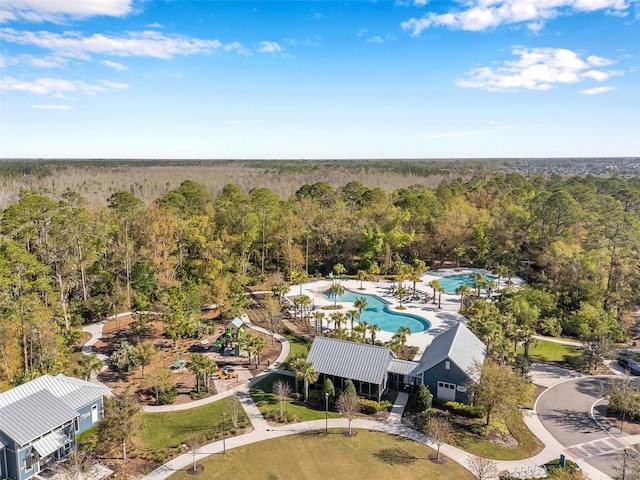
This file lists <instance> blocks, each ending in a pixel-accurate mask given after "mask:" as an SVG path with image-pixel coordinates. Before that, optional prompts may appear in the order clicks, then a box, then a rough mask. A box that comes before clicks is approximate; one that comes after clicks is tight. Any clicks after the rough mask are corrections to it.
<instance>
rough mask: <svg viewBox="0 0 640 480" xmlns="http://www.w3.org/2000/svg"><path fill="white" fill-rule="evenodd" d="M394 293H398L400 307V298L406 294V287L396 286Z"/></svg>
mask: <svg viewBox="0 0 640 480" xmlns="http://www.w3.org/2000/svg"><path fill="white" fill-rule="evenodd" d="M396 294H397V295H398V297H399V298H400V307H402V299H403V298H404V296H405V295H406V294H407V289H406V288H404V287H398V288H397V289H396Z"/></svg>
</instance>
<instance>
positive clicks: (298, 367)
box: [289, 355, 307, 393]
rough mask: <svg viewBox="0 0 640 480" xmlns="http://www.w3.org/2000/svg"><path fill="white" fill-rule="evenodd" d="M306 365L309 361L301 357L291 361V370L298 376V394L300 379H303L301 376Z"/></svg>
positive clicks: (297, 356)
mask: <svg viewBox="0 0 640 480" xmlns="http://www.w3.org/2000/svg"><path fill="white" fill-rule="evenodd" d="M305 363H307V361H306V359H305V358H304V357H303V356H301V355H296V356H295V357H293V358H292V359H291V360H289V370H291V371H292V372H293V373H295V375H296V393H297V392H298V379H300V378H301V376H300V375H301V372H302V369H303V368H304V364H305Z"/></svg>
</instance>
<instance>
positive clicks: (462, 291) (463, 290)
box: [456, 283, 471, 311]
mask: <svg viewBox="0 0 640 480" xmlns="http://www.w3.org/2000/svg"><path fill="white" fill-rule="evenodd" d="M456 293H457V294H458V295H460V311H462V309H463V308H464V299H465V297H467V296H468V295H469V294H470V293H471V288H470V287H469V285H467V284H466V283H463V284H460V285H459V286H458V288H456Z"/></svg>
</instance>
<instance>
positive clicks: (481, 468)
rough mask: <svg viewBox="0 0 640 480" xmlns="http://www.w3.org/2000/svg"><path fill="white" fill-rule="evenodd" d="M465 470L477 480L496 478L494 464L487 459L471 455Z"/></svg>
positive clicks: (496, 470) (496, 473)
mask: <svg viewBox="0 0 640 480" xmlns="http://www.w3.org/2000/svg"><path fill="white" fill-rule="evenodd" d="M467 468H468V469H469V471H470V472H471V473H472V474H473V475H475V477H476V478H477V479H478V480H489V479H490V478H495V477H497V476H498V467H496V462H494V461H493V460H491V459H489V458H484V457H478V456H476V455H471V456H470V457H469V458H468V459H467Z"/></svg>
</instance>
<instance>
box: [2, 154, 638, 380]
mask: <svg viewBox="0 0 640 480" xmlns="http://www.w3.org/2000/svg"><path fill="white" fill-rule="evenodd" d="M294 167H295V168H294ZM73 168H81V167H80V166H76V167H73ZM87 168H92V167H87ZM141 168H142V167H141ZM144 168H148V169H149V170H147V171H148V172H149V173H151V172H152V170H153V167H151V166H147V167H144ZM176 168H178V167H176ZM194 168H195V167H194ZM261 168H263V167H261ZM278 168H285V166H284V165H280V166H279V167H278ZM286 168H289V167H286ZM291 168H294V169H297V168H298V166H295V165H294V166H293V167H291ZM360 168H364V166H363V165H361V166H360ZM185 171H186V172H187V174H189V169H185ZM256 171H259V170H256ZM38 172H39V173H38ZM294 173H295V175H293V174H292V175H291V176H287V175H284V174H282V170H280V171H279V173H278V174H277V175H276V173H273V172H272V174H273V175H274V176H273V177H270V178H276V177H277V176H278V175H279V176H280V177H281V178H280V180H279V182H280V183H279V185H284V184H285V183H286V182H287V181H288V182H289V183H286V184H287V185H288V187H287V188H289V189H290V190H291V192H292V193H290V194H287V195H286V196H285V195H282V194H281V193H279V191H280V190H278V189H277V188H274V189H272V188H266V187H264V186H262V187H251V188H248V187H247V184H246V183H243V182H234V181H233V175H229V176H228V177H224V178H225V179H227V178H228V179H230V180H231V181H229V182H228V183H227V184H226V185H225V186H223V187H222V188H221V189H220V191H219V193H215V194H213V193H211V191H212V189H211V188H210V187H208V186H206V185H205V184H204V183H202V182H201V180H202V178H201V177H199V176H198V174H197V173H196V174H194V173H193V172H191V174H192V177H191V179H186V180H182V181H181V183H180V184H179V185H176V186H175V187H168V182H167V183H161V182H155V183H154V185H153V186H149V187H148V188H145V189H144V190H138V189H136V188H129V189H127V188H122V189H119V190H116V191H110V192H109V195H106V196H104V197H103V198H102V199H99V198H96V194H95V192H94V191H93V190H86V191H83V189H82V188H75V189H74V188H68V187H67V188H65V189H64V190H62V191H61V188H60V184H61V183H63V182H64V179H63V175H60V174H59V172H58V173H56V175H53V176H51V174H50V173H46V174H43V173H42V170H38V168H35V169H34V170H33V171H31V170H30V171H29V172H26V171H23V172H22V173H16V171H15V170H14V171H13V173H11V174H7V173H6V172H5V174H4V176H3V178H4V182H5V187H6V186H7V185H14V186H15V185H18V183H12V182H18V181H17V180H16V178H19V177H21V176H22V177H23V178H22V180H21V182H22V183H20V185H21V186H22V187H24V188H21V189H20V190H19V193H17V194H15V195H13V194H9V193H7V192H8V191H7V190H6V188H5V195H4V198H3V201H4V205H5V208H4V209H3V210H2V211H1V219H0V234H1V237H0V272H1V273H0V391H1V390H5V389H7V388H10V387H11V386H13V385H18V384H21V383H23V382H25V381H28V380H30V379H31V378H34V377H36V376H38V375H41V374H44V373H52V374H55V373H58V372H68V371H69V368H70V365H69V358H70V352H71V351H72V349H73V347H74V346H76V345H77V344H78V343H79V342H80V341H81V328H82V325H83V324H85V323H87V322H93V321H96V320H99V319H102V318H104V317H106V316H111V315H114V314H116V313H120V312H126V311H140V312H148V311H154V312H160V313H161V314H162V316H163V321H164V322H165V324H166V334H167V335H168V336H170V337H185V336H191V335H195V334H196V332H197V331H198V328H199V323H198V322H200V307H201V306H202V305H206V304H216V305H218V307H219V309H220V311H221V315H222V316H223V318H230V317H232V316H234V315H236V314H238V313H240V312H241V311H243V309H245V308H246V306H247V299H246V296H245V291H246V287H248V286H251V285H265V286H266V288H271V287H272V285H273V284H274V283H276V282H278V281H282V280H284V281H287V282H289V283H294V284H297V283H302V282H304V281H306V280H307V279H308V278H311V277H314V276H324V275H327V274H328V273H329V272H331V271H332V270H333V268H334V266H335V265H336V264H341V265H343V266H344V268H345V273H346V274H347V275H352V276H358V278H365V277H367V278H371V277H372V276H386V277H390V278H400V279H410V278H411V277H412V275H415V274H416V273H420V271H422V272H424V271H425V269H427V268H437V267H439V266H442V265H453V266H455V265H473V266H479V267H485V268H488V269H491V270H494V271H500V272H502V274H504V275H518V276H521V277H523V278H525V279H526V280H527V282H528V283H529V285H530V286H529V287H528V289H527V293H526V299H525V300H526V302H525V303H526V304H517V305H516V304H515V300H514V301H513V302H512V304H511V306H510V307H509V309H508V308H506V307H505V308H498V307H496V308H495V309H493V310H492V308H493V307H492V306H488V307H486V306H482V307H480V306H475V305H474V307H475V308H470V309H469V312H468V316H469V317H470V319H471V323H470V325H473V322H474V321H475V322H476V325H477V326H478V325H484V327H482V328H484V329H485V330H487V329H490V326H491V325H494V327H495V328H493V330H492V333H491V332H484V333H482V332H481V333H482V335H483V337H482V338H483V339H485V341H487V338H490V335H494V337H495V336H496V335H498V336H499V335H502V336H506V335H507V334H508V332H506V333H505V325H507V326H508V325H510V324H511V323H513V324H514V325H518V322H520V320H518V318H525V317H526V318H530V319H531V318H533V319H534V320H533V321H532V322H530V324H528V325H527V327H526V328H527V331H528V332H530V333H533V332H541V333H545V334H552V335H560V334H562V335H566V336H574V337H578V338H580V339H582V340H583V341H593V342H595V343H596V344H597V343H598V342H600V341H601V340H602V339H604V338H607V339H609V340H611V341H624V340H625V339H628V338H629V331H630V330H629V329H630V327H631V321H630V319H631V316H630V313H631V312H633V311H635V310H636V308H637V304H638V302H639V300H640V298H639V297H640V273H639V272H640V179H639V178H638V177H634V176H628V177H624V176H609V177H605V176H588V175H584V176H575V175H573V176H561V175H542V174H528V173H518V172H513V171H512V172H509V173H504V172H499V171H495V170H493V171H490V172H485V173H484V174H482V175H479V174H477V172H471V171H470V172H467V173H468V174H467V175H459V176H458V177H459V178H457V179H456V178H453V177H452V176H451V175H450V174H448V173H447V172H446V171H444V170H443V171H437V172H432V173H431V174H430V176H429V177H428V179H429V182H431V183H432V184H433V185H430V186H429V185H427V184H426V183H428V182H426V181H425V180H424V178H426V177H420V176H419V175H418V176H416V174H406V172H405V173H400V172H391V171H388V172H387V174H388V176H389V178H396V177H394V175H397V176H398V177H397V178H403V179H404V180H403V182H402V183H403V185H402V186H399V187H397V188H396V187H387V188H383V187H381V186H379V184H380V183H382V182H381V179H380V176H381V174H380V172H378V174H377V180H376V181H375V182H373V181H372V178H373V173H371V172H369V173H368V174H366V175H365V174H363V175H362V176H361V178H360V180H357V179H351V180H348V181H345V182H344V183H342V184H340V185H337V184H336V178H337V177H334V178H333V179H332V181H331V182H329V181H326V180H315V179H314V181H309V182H304V181H300V179H302V178H304V175H305V174H300V172H294ZM351 174H352V175H353V176H354V177H355V178H359V177H358V171H356V170H354V171H352V172H351ZM264 175H266V173H264ZM297 175H302V176H297ZM25 176H27V177H29V178H28V181H26V182H25V178H24V177H25ZM34 178H36V179H37V178H47V179H48V180H46V181H45V182H44V183H38V182H37V181H36V180H33V179H34ZM463 178H464V179H463ZM287 179H288V180H287ZM293 179H297V181H298V182H299V183H297V184H295V183H293V182H294V180H293ZM382 179H384V175H383V176H382ZM434 179H436V180H437V182H436V181H434ZM31 180H33V182H32V181H31ZM418 180H419V181H418ZM56 182H57V188H51V187H52V185H53V184H54V183H56ZM25 185H26V187H25ZM141 185H142V183H141ZM158 185H160V186H158ZM274 185H275V184H274ZM112 187H113V186H112ZM102 191H104V190H100V192H102ZM141 192H142V194H141ZM152 192H161V194H160V195H158V196H157V197H154V198H152V199H150V198H149V196H150V195H151V193H152ZM89 197H90V198H89ZM504 303H505V305H506V304H508V302H504ZM527 308H529V309H531V308H533V309H535V310H536V314H535V315H527V310H526V309H527ZM519 312H520V313H519ZM490 317H491V318H493V319H494V320H495V321H494V323H493V324H492V323H491V321H489V320H490ZM509 319H515V321H513V322H511V321H510V320H509ZM138 321H139V322H140V323H141V325H138V327H140V328H143V327H144V325H143V323H144V321H145V320H144V316H140V317H139V320H138ZM496 322H497V323H496ZM520 327H522V324H521V323H520ZM478 328H480V327H478ZM514 328H515V327H514ZM514 338H515V337H514ZM493 341H494V342H496V341H497V339H496V338H494V340H493Z"/></svg>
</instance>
